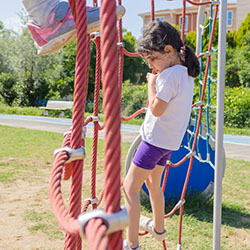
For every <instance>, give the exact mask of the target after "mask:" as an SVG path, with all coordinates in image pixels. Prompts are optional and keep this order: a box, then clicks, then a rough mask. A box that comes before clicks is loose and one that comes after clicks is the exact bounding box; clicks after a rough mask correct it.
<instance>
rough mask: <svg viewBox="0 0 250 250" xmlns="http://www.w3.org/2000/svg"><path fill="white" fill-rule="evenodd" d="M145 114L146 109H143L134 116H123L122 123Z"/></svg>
mask: <svg viewBox="0 0 250 250" xmlns="http://www.w3.org/2000/svg"><path fill="white" fill-rule="evenodd" d="M144 112H145V108H141V109H139V110H137V111H136V112H135V113H134V114H132V115H131V116H128V117H124V116H122V117H121V119H122V121H130V120H132V119H134V118H135V117H136V116H138V115H140V114H142V113H144Z"/></svg>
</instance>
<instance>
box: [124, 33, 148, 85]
mask: <svg viewBox="0 0 250 250" xmlns="http://www.w3.org/2000/svg"><path fill="white" fill-rule="evenodd" d="M123 42H124V45H125V49H126V50H128V51H130V52H134V51H135V48H136V39H135V37H134V36H132V33H131V32H126V33H125V34H124V35H123ZM147 71H148V66H147V65H146V64H145V63H144V61H143V60H142V58H141V57H128V56H126V55H125V56H124V65H123V81H129V82H130V83H134V84H138V83H142V82H144V81H145V80H146V72H147Z"/></svg>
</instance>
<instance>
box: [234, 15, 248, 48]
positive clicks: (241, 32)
mask: <svg viewBox="0 0 250 250" xmlns="http://www.w3.org/2000/svg"><path fill="white" fill-rule="evenodd" d="M249 31H250V13H248V15H247V17H246V18H245V20H244V21H243V22H242V23H241V25H240V27H239V28H238V30H237V34H236V44H237V47H238V48H241V47H242V46H244V41H243V37H244V36H245V35H246V34H247V33H249Z"/></svg>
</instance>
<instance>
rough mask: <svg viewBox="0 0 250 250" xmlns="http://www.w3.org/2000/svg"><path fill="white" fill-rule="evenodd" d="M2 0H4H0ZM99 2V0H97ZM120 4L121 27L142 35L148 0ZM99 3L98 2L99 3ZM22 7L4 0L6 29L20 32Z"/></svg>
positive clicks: (158, 0)
mask: <svg viewBox="0 0 250 250" xmlns="http://www.w3.org/2000/svg"><path fill="white" fill-rule="evenodd" d="M0 1H1V2H3V1H4V0H0ZM98 2H99V3H100V2H101V1H98ZM228 2H236V0H228ZM92 3H93V1H92V0H87V5H89V6H91V5H92ZM122 4H123V5H124V6H125V8H126V14H125V16H124V17H123V27H124V28H125V29H127V31H130V32H132V34H133V35H134V36H135V37H136V38H137V39H138V38H139V37H140V36H141V35H142V24H143V22H142V18H141V17H139V16H138V14H140V13H144V12H150V11H151V1H150V0H123V1H122ZM99 5H100V4H99ZM179 7H182V0H173V1H167V0H155V10H160V9H173V8H179ZM22 9H24V7H23V4H22V1H21V0H9V1H4V4H2V5H1V9H0V20H1V21H2V22H3V23H4V26H5V27H6V28H8V29H12V30H15V31H17V32H20V30H21V28H20V27H21V21H20V18H19V16H18V13H20V12H21V10H22Z"/></svg>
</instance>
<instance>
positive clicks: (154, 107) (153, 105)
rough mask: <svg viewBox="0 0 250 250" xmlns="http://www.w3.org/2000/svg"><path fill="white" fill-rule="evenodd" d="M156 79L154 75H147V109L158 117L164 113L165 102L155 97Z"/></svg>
mask: <svg viewBox="0 0 250 250" xmlns="http://www.w3.org/2000/svg"><path fill="white" fill-rule="evenodd" d="M156 78H157V75H154V74H152V73H147V80H148V103H149V108H150V110H151V112H152V114H153V115H154V116H156V117H159V116H161V115H162V114H163V112H164V111H165V109H166V107H167V102H165V101H163V100H161V99H159V98H158V97H156V90H155V81H156Z"/></svg>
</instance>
